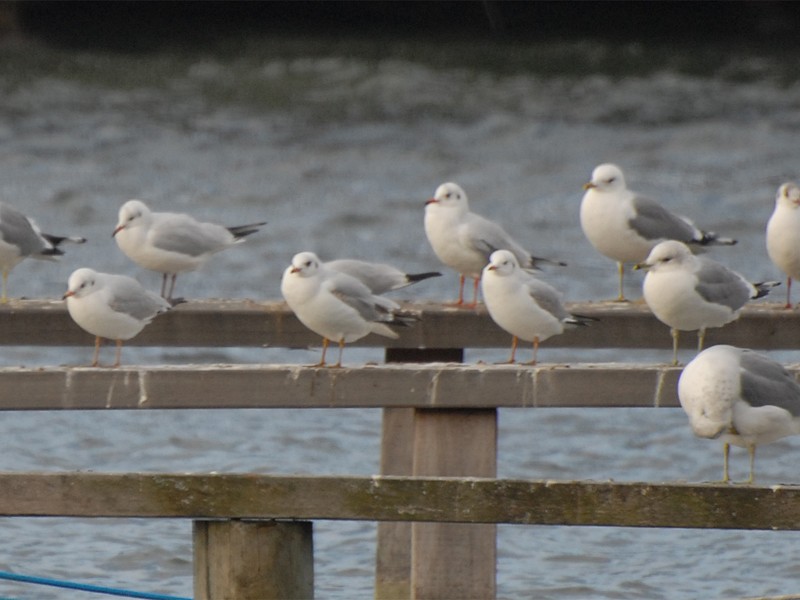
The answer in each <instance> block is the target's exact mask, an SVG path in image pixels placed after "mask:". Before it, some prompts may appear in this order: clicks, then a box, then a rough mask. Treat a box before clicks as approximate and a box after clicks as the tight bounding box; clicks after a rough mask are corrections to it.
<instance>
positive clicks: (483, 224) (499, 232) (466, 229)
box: [459, 213, 531, 268]
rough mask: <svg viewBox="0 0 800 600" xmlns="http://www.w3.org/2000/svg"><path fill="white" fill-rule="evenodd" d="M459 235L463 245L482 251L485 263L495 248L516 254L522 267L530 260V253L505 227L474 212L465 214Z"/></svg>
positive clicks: (527, 264)
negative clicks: (465, 217)
mask: <svg viewBox="0 0 800 600" xmlns="http://www.w3.org/2000/svg"><path fill="white" fill-rule="evenodd" d="M459 236H460V238H461V240H462V243H464V245H466V246H469V247H470V248H473V249H474V250H477V251H478V252H480V253H482V254H483V255H484V256H485V257H486V262H487V263H488V262H489V256H491V254H492V252H494V251H495V250H508V251H509V252H511V253H512V254H514V256H516V258H517V262H519V264H520V265H522V267H523V268H525V267H527V266H529V264H530V262H531V255H530V253H529V252H528V251H527V250H525V249H524V248H523V247H522V246H520V245H519V244H518V243H517V242H515V241H514V239H513V238H512V237H511V236H510V235H509V234H508V233H507V232H506V230H505V229H503V228H502V227H501V226H500V225H498V224H497V223H495V222H494V221H490V220H489V219H485V218H484V217H481V216H480V215H476V214H475V213H470V214H469V215H468V216H467V219H466V220H465V222H464V224H463V225H462V226H461V230H460V231H459Z"/></svg>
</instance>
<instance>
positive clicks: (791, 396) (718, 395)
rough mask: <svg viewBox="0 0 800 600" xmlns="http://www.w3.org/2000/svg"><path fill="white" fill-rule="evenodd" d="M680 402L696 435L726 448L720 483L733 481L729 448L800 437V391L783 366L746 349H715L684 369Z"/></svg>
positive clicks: (752, 459)
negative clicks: (730, 470)
mask: <svg viewBox="0 0 800 600" xmlns="http://www.w3.org/2000/svg"><path fill="white" fill-rule="evenodd" d="M678 398H679V400H680V402H681V406H682V407H683V410H684V411H686V414H687V415H688V416H689V424H690V425H691V427H692V431H694V433H695V435H697V436H698V437H704V438H709V439H720V440H721V441H722V443H723V475H722V480H723V481H725V482H728V481H729V480H730V477H729V474H728V456H729V453H730V444H734V445H735V446H742V447H745V448H747V451H748V453H749V454H750V478H749V479H748V480H747V482H748V483H752V482H753V478H754V474H755V456H756V445H758V444H768V443H770V442H774V441H775V440H777V439H780V438H782V437H786V436H788V435H795V434H798V433H800V385H798V384H797V381H796V380H795V378H794V377H793V376H792V375H791V374H789V373H788V372H787V371H786V369H784V368H783V366H781V365H780V364H778V363H776V362H774V361H772V360H770V359H768V358H766V357H765V356H762V355H761V354H758V353H756V352H753V351H752V350H748V349H745V348H736V347H734V346H725V345H720V346H712V347H711V348H708V349H707V350H703V352H701V353H700V354H698V355H697V356H696V357H695V359H694V360H693V361H691V362H690V363H689V364H688V365H686V367H685V368H684V369H683V372H682V373H681V376H680V379H679V380H678Z"/></svg>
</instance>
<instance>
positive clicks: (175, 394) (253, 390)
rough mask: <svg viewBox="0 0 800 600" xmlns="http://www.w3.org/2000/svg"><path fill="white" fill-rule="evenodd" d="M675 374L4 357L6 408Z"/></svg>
mask: <svg viewBox="0 0 800 600" xmlns="http://www.w3.org/2000/svg"><path fill="white" fill-rule="evenodd" d="M795 368H800V367H795ZM679 375H680V368H677V367H671V366H668V365H629V364H571V365H557V364H550V365H548V364H540V365H537V366H533V367H532V366H521V365H486V364H474V365H458V364H443V363H429V364H394V363H393V364H385V365H368V366H362V367H359V368H348V367H345V368H339V369H336V368H317V367H302V366H295V365H288V366H287V365H182V366H146V367H121V368H117V369H109V368H89V367H80V368H69V367H53V368H21V367H8V368H2V369H0V410H61V409H173V408H334V407H335V408H342V407H350V408H358V407H361V408H402V407H406V408H407V407H415V408H469V409H476V408H496V407H556V406H557V407H587V406H594V407H600V406H616V407H653V406H671V407H674V406H678V400H677V395H676V386H677V380H678V377H679Z"/></svg>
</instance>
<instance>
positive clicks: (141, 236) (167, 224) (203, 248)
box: [112, 200, 266, 298]
mask: <svg viewBox="0 0 800 600" xmlns="http://www.w3.org/2000/svg"><path fill="white" fill-rule="evenodd" d="M262 225H266V222H261V223H251V224H249V225H238V226H236V227H225V226H224V225H217V224H216V223H203V222H200V221H197V220H196V219H195V218H194V217H192V216H190V215H187V214H184V213H169V212H153V211H151V210H150V209H149V208H148V207H147V205H146V204H145V203H144V202H142V201H141V200H128V201H127V202H126V203H125V204H123V205H122V207H121V208H120V209H119V222H118V223H117V227H116V228H115V229H114V233H113V234H112V236H113V237H114V238H115V239H116V240H117V245H118V246H119V248H120V250H122V252H123V253H124V254H125V255H126V256H127V257H128V258H130V259H131V260H132V261H133V262H135V263H136V264H137V265H139V266H140V267H143V268H145V269H150V270H151V271H156V272H158V273H161V274H162V275H163V279H162V282H161V295H162V296H163V297H164V298H171V297H172V293H173V292H174V291H175V279H176V278H177V276H178V273H182V272H184V271H195V270H197V269H198V268H200V267H201V266H202V265H203V264H205V262H206V261H207V260H208V259H209V258H211V256H212V255H213V254H216V253H217V252H220V251H222V250H225V249H226V248H230V247H231V246H233V245H235V244H238V243H240V242H242V241H244V239H243V238H244V237H246V236H248V235H250V234H252V233H255V232H256V231H258V230H259V228H260V227H261V226H262ZM169 276H171V279H172V281H171V284H170V287H169V292H167V291H166V288H167V278H168V277H169Z"/></svg>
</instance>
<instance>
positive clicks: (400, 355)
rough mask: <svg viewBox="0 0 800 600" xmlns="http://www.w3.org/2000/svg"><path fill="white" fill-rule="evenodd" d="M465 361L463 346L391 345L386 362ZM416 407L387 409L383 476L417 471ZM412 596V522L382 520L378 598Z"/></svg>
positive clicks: (384, 426) (396, 599) (378, 552)
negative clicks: (419, 346)
mask: <svg viewBox="0 0 800 600" xmlns="http://www.w3.org/2000/svg"><path fill="white" fill-rule="evenodd" d="M463 361H464V350H463V349H462V348H430V349H426V348H387V349H386V362H387V363H392V362H404V363H415V362H417V363H425V362H455V363H460V362H463ZM414 413H415V411H414V409H413V408H385V409H383V434H382V436H381V475H407V476H408V475H412V474H413V472H414ZM400 598H411V523H378V547H377V552H376V560H375V599H376V600H398V599H400Z"/></svg>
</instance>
